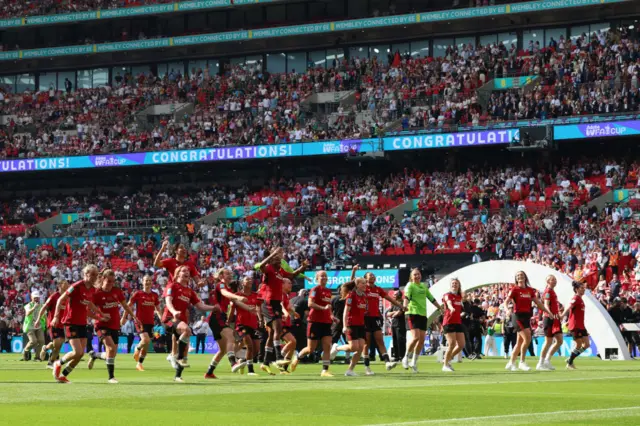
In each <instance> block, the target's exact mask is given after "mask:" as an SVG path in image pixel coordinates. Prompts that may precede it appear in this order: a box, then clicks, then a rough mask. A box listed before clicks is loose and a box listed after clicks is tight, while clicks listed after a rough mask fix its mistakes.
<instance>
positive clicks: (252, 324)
mask: <svg viewBox="0 0 640 426" xmlns="http://www.w3.org/2000/svg"><path fill="white" fill-rule="evenodd" d="M251 286H252V282H251V279H250V278H248V277H247V278H245V279H244V280H243V281H242V291H241V292H240V293H238V296H242V297H241V298H238V300H234V301H233V302H231V303H232V304H233V305H234V306H235V307H236V331H237V332H238V336H239V337H240V339H241V340H242V342H243V343H244V345H245V346H246V351H247V353H246V358H247V360H246V366H247V369H248V370H249V372H248V373H247V374H248V375H249V376H257V375H258V374H257V373H256V372H255V371H254V370H253V357H254V355H255V354H256V353H257V351H258V350H259V349H260V336H259V335H258V324H259V315H260V311H261V308H260V304H261V301H260V300H259V299H258V294H257V293H255V292H253V291H252V289H251Z"/></svg>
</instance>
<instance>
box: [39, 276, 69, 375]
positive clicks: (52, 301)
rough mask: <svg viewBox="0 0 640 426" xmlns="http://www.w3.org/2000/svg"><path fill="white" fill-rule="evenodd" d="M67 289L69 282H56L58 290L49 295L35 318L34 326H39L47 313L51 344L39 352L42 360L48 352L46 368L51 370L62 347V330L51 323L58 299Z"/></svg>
mask: <svg viewBox="0 0 640 426" xmlns="http://www.w3.org/2000/svg"><path fill="white" fill-rule="evenodd" d="M68 288H69V282H68V281H66V280H62V281H60V282H58V290H57V291H54V292H53V293H51V295H50V296H49V297H48V298H47V301H46V302H44V305H42V309H40V313H39V314H38V318H36V321H35V324H40V321H41V319H42V315H44V313H45V312H46V313H47V328H48V329H49V337H50V338H51V342H49V344H48V345H46V346H43V347H42V350H41V351H40V359H44V357H45V354H46V351H48V350H50V351H51V354H50V355H49V362H48V363H47V368H53V363H54V361H56V360H57V359H58V358H59V357H60V349H62V345H63V344H64V328H62V327H53V326H52V325H51V323H52V322H53V318H54V317H55V315H56V305H57V303H58V299H59V298H60V296H61V295H62V294H63V293H64V292H65V291H67V289H68Z"/></svg>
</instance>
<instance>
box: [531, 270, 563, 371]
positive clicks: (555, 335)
mask: <svg viewBox="0 0 640 426" xmlns="http://www.w3.org/2000/svg"><path fill="white" fill-rule="evenodd" d="M557 283H558V281H557V280H556V277H554V276H553V275H549V276H548V277H547V287H546V288H545V289H544V293H542V301H543V303H544V306H545V308H547V310H549V312H551V314H552V316H550V315H549V314H547V313H546V312H545V313H544V323H543V325H544V345H543V346H542V351H541V352H540V360H539V361H538V365H536V370H539V371H544V370H555V368H554V367H553V365H551V357H552V356H553V354H554V353H556V351H557V350H558V349H560V346H562V324H561V323H560V305H559V303H558V296H557V295H556V291H555V290H554V289H555V287H556V284H557Z"/></svg>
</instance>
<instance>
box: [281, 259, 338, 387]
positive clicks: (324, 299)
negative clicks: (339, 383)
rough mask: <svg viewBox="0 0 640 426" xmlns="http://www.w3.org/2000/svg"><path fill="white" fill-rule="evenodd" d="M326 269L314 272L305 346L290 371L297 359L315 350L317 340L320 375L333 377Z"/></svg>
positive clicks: (292, 366)
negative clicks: (319, 351) (314, 280)
mask: <svg viewBox="0 0 640 426" xmlns="http://www.w3.org/2000/svg"><path fill="white" fill-rule="evenodd" d="M328 281H329V277H327V272H326V271H318V272H316V282H317V283H318V285H317V286H315V287H314V288H312V289H311V292H310V293H309V317H308V321H309V322H308V324H307V346H306V347H305V348H304V349H302V350H301V351H300V353H299V354H298V358H296V359H294V360H293V361H292V362H291V371H295V369H296V366H297V365H298V361H299V360H300V358H302V357H303V356H305V355H309V354H310V353H312V352H315V350H316V347H317V346H318V342H320V345H321V348H322V373H320V376H321V377H333V374H331V373H330V372H329V366H330V365H331V359H330V356H331V324H332V323H333V322H334V318H333V315H332V313H331V290H329V289H328V288H327V282H328Z"/></svg>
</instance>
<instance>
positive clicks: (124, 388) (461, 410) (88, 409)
mask: <svg viewBox="0 0 640 426" xmlns="http://www.w3.org/2000/svg"><path fill="white" fill-rule="evenodd" d="M18 357H19V355H16V354H12V355H0V419H1V420H0V424H6V425H21V424H37V425H45V424H56V425H59V424H63V423H64V424H66V425H76V424H91V425H102V424H104V425H114V424H115V425H119V424H162V425H173V424H180V425H184V424H205V423H207V424H223V425H235V424H242V425H254V424H256V425H257V424H259V425H262V426H264V425H275V424H277V425H279V426H283V425H301V424H303V425H314V424H322V425H327V424H331V425H334V424H336V425H338V424H340V425H387V424H389V425H391V424H394V425H407V426H409V425H416V426H418V425H437V424H448V425H454V424H464V425H474V424H483V425H484V424H486V425H492V426H495V425H529V424H531V425H532V424H539V425H565V424H580V425H586V424H593V425H603V424H616V425H617V426H620V425H638V424H640V402H638V401H637V396H636V395H635V391H634V386H635V384H636V383H637V381H638V379H640V363H637V362H604V361H600V360H589V359H578V360H577V361H576V366H577V367H578V368H579V370H577V371H566V370H564V368H560V367H564V363H563V360H561V359H556V360H555V362H554V364H555V365H556V367H558V370H557V371H553V372H537V371H535V370H532V371H530V372H507V371H505V370H504V365H505V361H504V360H503V359H484V360H481V361H473V362H470V361H465V362H464V363H462V364H454V367H455V368H456V372H455V373H452V374H446V373H442V372H441V370H440V368H441V366H440V364H438V363H436V362H435V359H434V358H433V357H423V358H422V359H421V363H420V373H419V374H417V375H415V374H410V373H408V372H406V371H404V370H403V369H402V367H401V366H400V365H399V366H398V367H397V368H396V369H395V370H393V371H391V372H387V371H385V370H384V367H383V365H382V364H381V363H375V364H374V365H373V370H374V371H375V372H376V376H374V377H365V376H360V377H353V378H352V377H344V376H343V374H344V371H345V370H346V366H345V365H343V364H334V365H332V367H331V371H332V372H333V373H334V374H335V375H336V376H335V377H334V378H321V377H319V372H320V369H321V367H320V365H319V364H315V365H303V364H300V366H299V367H298V370H297V371H296V372H295V373H293V374H292V375H290V376H275V377H269V376H267V375H265V374H263V373H262V374H260V376H258V377H248V376H246V375H244V376H243V375H234V374H231V373H230V371H229V365H228V362H227V361H226V359H225V360H224V361H223V363H221V365H220V366H219V367H218V369H217V371H216V374H217V375H218V377H219V379H218V380H205V379H204V378H203V377H202V376H203V374H204V372H205V371H206V367H207V365H208V363H209V360H210V356H208V355H191V356H190V357H189V362H190V364H191V368H189V369H186V370H185V371H184V373H183V377H184V378H185V381H186V383H173V381H172V378H173V370H172V369H171V368H170V366H169V364H168V363H167V361H165V357H164V356H163V355H160V354H153V355H150V356H149V357H148V358H147V359H146V360H145V368H146V369H147V371H145V372H138V371H136V370H135V363H134V361H133V360H132V359H131V356H130V355H123V354H119V355H118V358H117V359H116V377H117V378H118V380H119V381H120V383H119V384H117V385H111V384H108V383H107V372H106V368H105V365H104V363H103V362H101V361H96V366H95V367H94V369H93V370H92V371H89V370H87V368H86V364H85V363H84V362H83V363H82V364H80V365H79V366H78V367H77V368H76V370H75V371H74V372H73V373H72V374H71V375H70V379H71V381H72V382H73V383H72V384H68V385H64V384H58V383H55V382H54V380H53V378H52V376H51V370H48V369H45V367H44V365H43V364H41V363H35V362H19V361H18ZM535 362H536V360H534V359H530V360H529V364H530V366H532V367H534V366H535ZM256 371H259V370H258V369H256ZM356 372H358V373H363V367H361V366H358V368H357V369H356ZM259 373H261V372H259Z"/></svg>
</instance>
